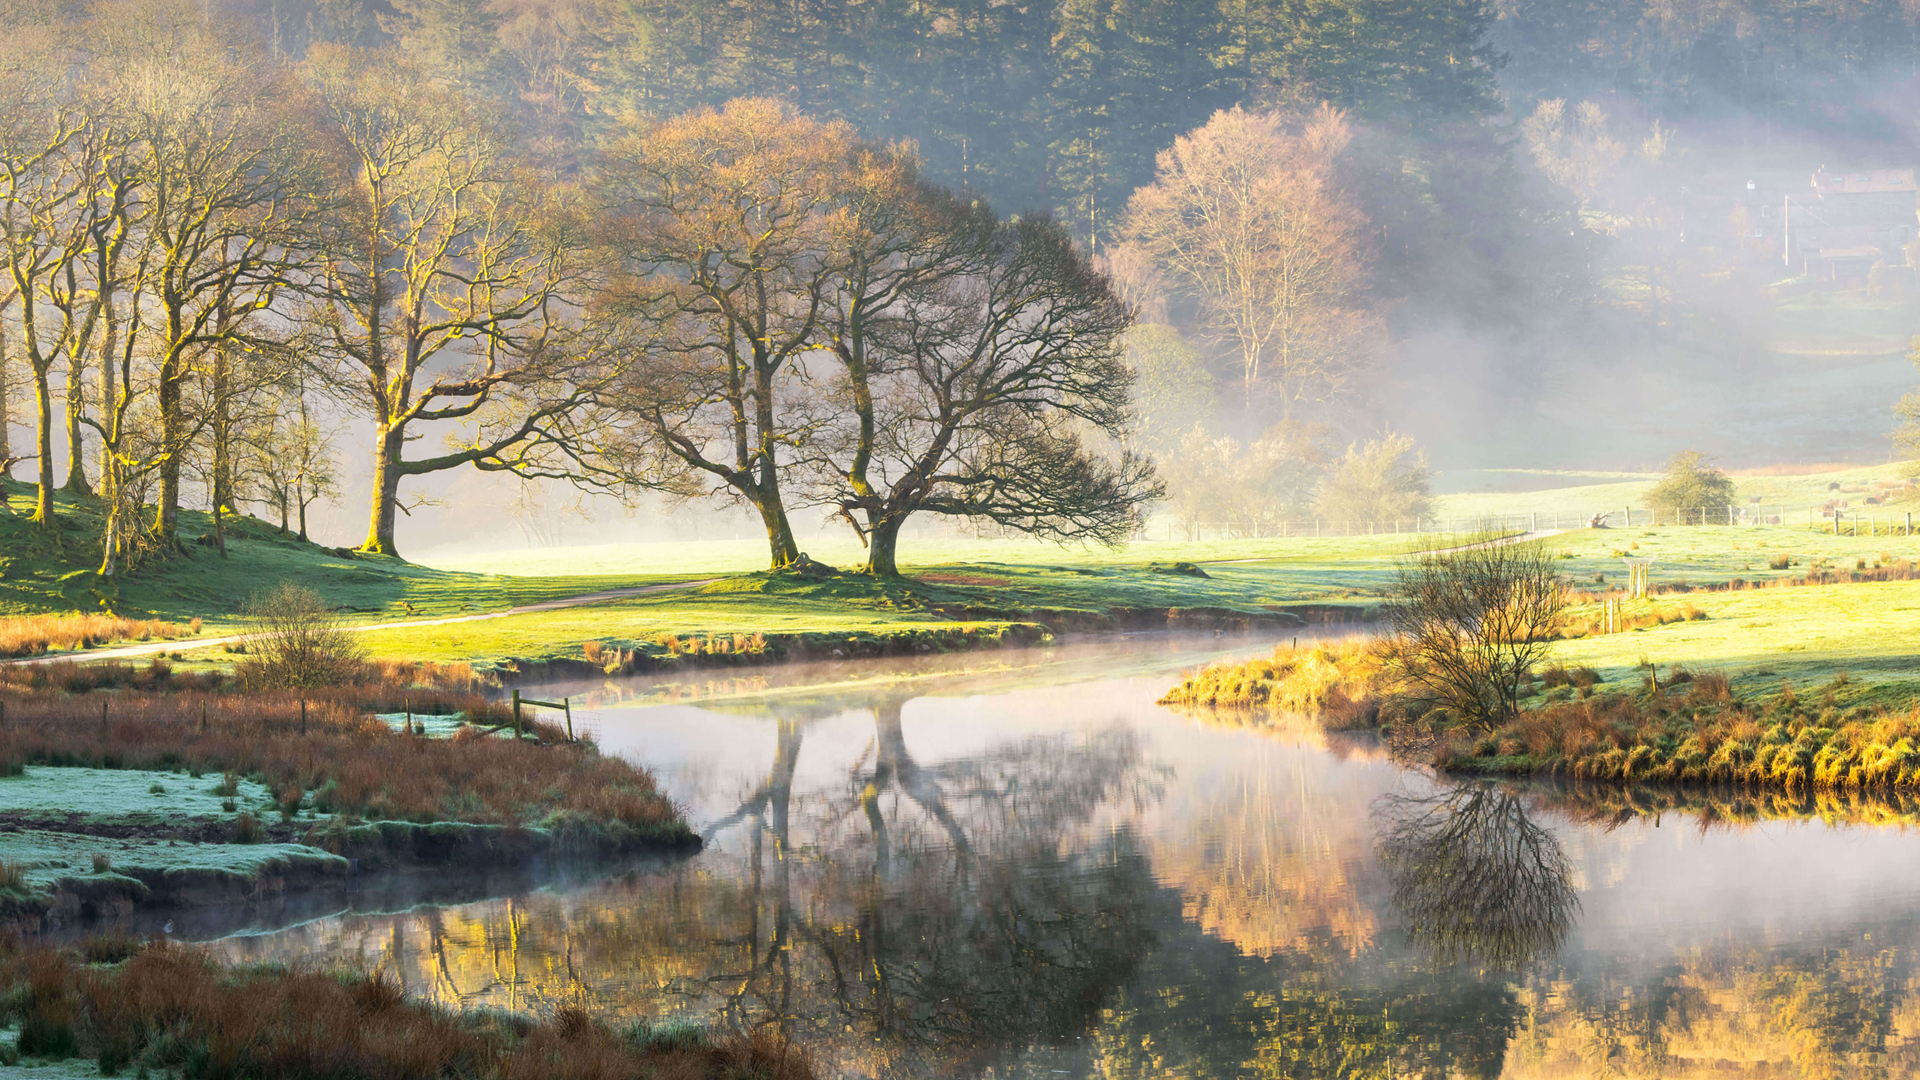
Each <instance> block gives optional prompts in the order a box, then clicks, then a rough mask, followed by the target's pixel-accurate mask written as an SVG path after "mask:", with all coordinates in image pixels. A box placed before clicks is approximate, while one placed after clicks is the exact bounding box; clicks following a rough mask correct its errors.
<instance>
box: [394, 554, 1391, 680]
mask: <svg viewBox="0 0 1920 1080" xmlns="http://www.w3.org/2000/svg"><path fill="white" fill-rule="evenodd" d="M1392 559H1393V556H1391V555H1387V554H1380V555H1370V556H1365V557H1360V558H1355V559H1352V560H1346V561H1342V560H1334V559H1326V558H1322V559H1313V560H1303V561H1302V563H1301V565H1298V566H1294V567H1290V568H1288V569H1284V570H1276V569H1267V568H1256V569H1248V568H1242V567H1239V566H1235V565H1218V564H1216V565H1211V566H1209V567H1208V568H1207V569H1206V573H1207V574H1208V575H1209V576H1207V577H1204V578H1202V577H1196V576H1189V575H1186V574H1172V573H1157V572H1155V571H1153V570H1151V569H1147V568H1144V567H1141V566H1137V565H1136V566H1090V565H1080V566H1071V565H1051V566H1036V565H1010V564H1005V563H984V562H975V563H954V564H948V565H945V566H941V567H938V568H912V569H909V570H908V571H907V573H908V575H909V578H908V580H905V581H902V582H899V583H882V582H876V581H873V580H872V579H869V578H866V577H863V576H858V575H847V576H842V577H839V578H829V579H824V580H812V579H803V578H795V577H792V576H789V575H783V574H760V573H755V574H736V575H732V576H728V577H723V578H721V579H720V580H718V581H714V582H712V583H710V584H706V585H701V586H699V587H696V588H692V589H687V590H676V591H673V592H667V593H659V594H655V595H651V596H642V597H634V598H631V599H627V600H619V601H614V602H609V603H604V604H595V605H593V606H592V607H581V608H566V609H562V610H557V611H546V612H537V613H530V614H524V615H515V616H511V617H508V618H503V619H491V620H488V621H486V622H480V623H462V624H455V625H450V626H436V627H420V628H413V629H398V628H396V629H393V630H375V631H371V632H369V633H367V634H364V635H361V637H362V640H363V641H364V643H365V644H366V646H367V648H368V650H369V652H370V653H371V654H372V655H374V656H376V657H388V656H392V657H402V656H404V657H410V658H416V659H432V660H471V661H474V662H477V663H480V664H483V665H485V664H489V663H499V662H502V661H505V660H508V659H517V660H532V661H541V660H550V659H557V658H569V659H580V658H582V657H583V655H584V651H585V650H584V646H585V644H586V643H587V642H596V643H598V644H600V645H603V646H607V647H611V648H625V649H631V648H633V647H635V646H636V645H641V644H653V643H657V641H658V640H659V639H661V638H662V637H666V636H674V637H681V638H689V637H691V638H708V637H719V636H727V635H763V636H768V637H771V636H775V635H780V636H794V635H836V634H838V635H848V636H866V637H878V636H884V635H891V634H902V633H907V634H936V633H942V632H952V631H978V630H980V629H991V628H994V627H1004V626H1008V625H1011V624H1016V623H1018V624H1026V623H1045V624H1047V625H1050V626H1056V627H1057V626H1062V625H1073V626H1082V625H1090V624H1094V623H1098V622H1100V621H1101V620H1105V619H1109V618H1117V619H1118V620H1119V621H1120V622H1121V623H1122V624H1126V623H1127V622H1128V619H1129V617H1130V613H1139V617H1140V618H1142V619H1144V620H1146V624H1147V625H1154V623H1153V621H1152V619H1153V616H1152V615H1150V614H1149V613H1159V612H1165V611H1167V610H1169V609H1180V610H1185V611H1194V610H1199V611H1207V612H1220V613H1223V614H1225V613H1236V612H1237V613H1244V614H1254V615H1258V614H1267V613H1271V612H1273V611H1275V610H1276V609H1284V608H1286V607H1287V606H1288V605H1291V604H1299V603H1317V602H1334V603H1340V604H1353V605H1358V606H1361V607H1367V606H1370V604H1371V603H1372V602H1376V601H1377V598H1375V600H1369V597H1370V596H1371V593H1370V592H1369V591H1368V590H1365V589H1356V588H1354V587H1353V586H1352V584H1351V583H1350V582H1349V579H1350V578H1354V577H1355V575H1360V576H1365V577H1368V579H1369V580H1371V579H1372V578H1374V577H1378V576H1379V575H1380V574H1382V573H1384V572H1386V569H1387V568H1390V567H1391V565H1392ZM1357 566H1364V567H1366V568H1365V569H1356V567H1357Z"/></svg>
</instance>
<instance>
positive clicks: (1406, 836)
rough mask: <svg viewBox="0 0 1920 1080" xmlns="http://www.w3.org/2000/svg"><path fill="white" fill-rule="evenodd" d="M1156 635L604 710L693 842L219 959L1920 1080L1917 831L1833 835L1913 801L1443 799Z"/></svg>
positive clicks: (1256, 1065) (754, 1017)
mask: <svg viewBox="0 0 1920 1080" xmlns="http://www.w3.org/2000/svg"><path fill="white" fill-rule="evenodd" d="M1203 647H1208V648H1210V647H1211V646H1210V645H1205V644H1203ZM1150 648H1151V647H1150V646H1142V647H1141V650H1140V651H1139V652H1138V653H1136V654H1133V655H1131V656H1126V657H1121V658H1119V659H1117V660H1111V661H1109V660H1102V661H1101V664H1103V665H1105V666H1100V667H1097V668H1095V669H1093V670H1088V669H1086V668H1079V669H1074V670H1063V669H1055V674H1054V675H1051V676H1048V677H1043V678H1034V677H1031V673H1020V672H1004V673H1001V674H997V675H994V676H992V677H982V676H981V675H980V673H979V672H977V671H972V670H968V671H956V672H954V673H953V674H952V676H951V677H950V678H948V679H946V680H945V681H942V680H936V679H918V680H910V681H908V682H905V683H901V682H898V681H895V680H892V679H891V677H889V679H887V680H865V681H864V682H863V681H862V680H860V679H858V678H854V679H840V680H838V681H837V682H836V684H835V686H834V687H833V688H831V689H830V690H829V691H821V692H811V691H806V690H805V688H802V687H789V688H783V689H782V692H780V693H775V694H770V695H768V696H766V697H763V698H754V697H752V696H751V695H746V696H736V697H731V698H727V699H726V700H724V701H715V700H712V699H702V701H701V702H700V704H698V705H697V706H696V705H690V704H686V703H681V704H677V705H671V706H663V705H649V706H644V707H641V706H633V707H625V706H623V707H618V708H616V707H612V706H609V707H608V708H607V710H606V711H605V712H604V713H603V714H602V715H601V718H600V733H601V740H602V744H603V746H606V747H608V748H609V750H611V751H622V750H629V751H632V752H635V753H638V754H640V755H641V756H642V757H644V758H645V759H646V760H648V761H649V762H651V763H654V764H656V765H658V766H659V768H660V771H661V774H662V777H663V780H664V781H665V782H666V784H667V785H668V786H669V788H670V790H671V791H672V792H673V794H674V796H675V797H676V798H677V799H679V800H681V801H682V802H683V803H684V804H685V805H686V806H687V807H688V808H689V811H690V813H691V814H692V816H693V817H694V819H695V822H696V825H697V826H698V827H699V828H700V829H701V830H702V831H703V833H704V834H705V835H706V836H707V837H708V838H709V847H708V849H707V851H706V852H705V853H703V854H702V855H701V856H699V858H697V859H695V860H692V861H690V862H688V863H686V864H683V865H680V866H677V867H672V868H669V869H665V870H660V871H652V872H644V873H637V874H633V875H630V876H628V877H625V878H622V879H619V880H615V881H610V882H601V883H595V884H588V885H581V886H569V887H565V888H557V889H553V890H550V891H545V892H533V893H528V894H525V895H520V896H516V897H515V898H513V899H511V900H500V901H493V902H488V903H477V904H467V905H460V906H451V907H444V908H423V909H420V910H416V911H411V912H407V913H403V914H399V915H391V916H378V917H375V916H346V917H340V918H332V919H322V920H318V921H316V922H313V923H311V924H308V925H305V926H302V927H298V928H295V929H292V930H288V931H284V932H281V933H277V934H270V935H262V936H257V937H251V938H245V939H237V940H230V941H228V942H226V943H224V944H223V946H222V947H223V948H225V949H227V950H228V951H229V952H230V953H232V954H233V955H236V956H247V957H255V958H276V959H295V958H300V957H320V958H325V959H328V960H339V959H343V958H344V959H357V960H358V961H359V962H361V963H364V964H366V965H368V966H379V967H383V968H385V969H387V970H389V971H391V972H394V973H395V974H396V975H398V976H399V977H400V978H402V979H403V981H404V982H405V984H406V986H407V988H408V989H409V990H410V991H411V992H413V993H415V994H419V995H421V996H426V997H431V998H434V999H436V1000H440V1001H444V1002H448V1003H460V1004H465V1005H477V1004H490V1005H498V1006H502V1007H509V1008H517V1009H526V1010H534V1011H539V1010H545V1009H551V1008H554V1007H556V1006H558V1005H560V1004H566V1003H577V1004H581V1005H583V1006H585V1007H587V1008H589V1009H591V1010H594V1011H596V1012H600V1013H604V1014H608V1015H614V1016H655V1015H663V1014H675V1015H688V1016H694V1017H701V1018H707V1019H714V1020H719V1021H722V1022H726V1023H733V1024H738V1025H741V1026H749V1027H752V1026H760V1027H769V1028H778V1029H780V1030H783V1031H785V1032H787V1033H788V1034H790V1035H791V1036H792V1037H793V1038H795V1039H796V1040H798V1041H800V1042H803V1043H805V1044H807V1045H809V1046H810V1047H812V1048H813V1050H814V1052H815V1053H816V1055H817V1056H818V1057H819V1058H820V1059H821V1060H822V1062H823V1063H824V1064H825V1065H826V1066H827V1072H828V1073H829V1074H831V1075H845V1076H859V1077H989V1076H991V1077H996V1078H999V1077H1008V1076H1021V1077H1035V1078H1049V1080H1051V1078H1053V1077H1057V1076H1065V1077H1101V1078H1141V1080H1144V1078H1147V1077H1165V1076H1179V1077H1194V1078H1199V1077H1242V1076H1252V1077H1303V1078H1304V1077H1316V1078H1317V1077H1383V1078H1384V1077H1514V1078H1528V1080H1550V1078H1561V1077H1567V1078H1571V1077H1592V1076H1638V1077H1692V1076H1699V1077H1706V1076H1709V1075H1711V1076H1714V1077H1740V1078H1752V1080H1759V1078H1767V1080H1772V1078H1776V1077H1778V1078H1785V1077H1799V1076H1831V1077H1850V1076H1889V1077H1890V1076H1902V1075H1916V1074H1920V1049H1916V1048H1920V858H1916V856H1920V834H1915V833H1912V832H1910V831H1908V830H1906V829H1904V828H1900V827H1897V826H1896V827H1861V826H1858V825H1853V824H1847V823H1846V822H1848V821H1852V820H1860V819H1862V818H1863V817H1864V819H1865V820H1869V821H1872V820H1883V821H1902V820H1906V819H1905V818H1904V817H1902V816H1901V815H1903V814H1905V813H1906V811H1905V810H1901V809H1898V808H1893V809H1888V808H1880V809H1875V808H1873V807H1869V806H1866V805H1864V804H1862V805H1851V806H1849V805H1842V804H1841V803H1837V802H1834V801H1826V802H1820V801H1818V800H1813V801H1808V802H1805V803H1803V804H1802V805H1800V806H1799V807H1797V808H1795V807H1793V806H1789V805H1787V804H1786V803H1784V802H1780V801H1778V800H1771V801H1770V800H1755V799H1752V798H1751V797H1747V796H1739V795H1737V794H1729V793H1720V794H1714V793H1709V792H1693V793H1681V794H1675V793H1667V794H1665V795H1656V794H1655V793H1651V792H1649V791H1646V790H1626V791H1622V790H1619V789H1609V790H1608V791H1606V792H1598V791H1584V790H1579V789H1571V788H1569V789H1562V788H1555V787H1551V786H1542V785H1470V786H1466V787H1458V788H1454V787H1448V786H1444V785H1439V784H1436V783H1434V782H1432V781H1431V780H1430V779H1429V778H1426V777H1423V776H1419V775H1416V774H1410V773H1406V772H1404V771H1402V770H1400V769H1399V768H1397V767H1396V766H1394V765H1393V764H1392V763H1391V762H1390V761H1388V760H1386V759H1385V758H1384V756H1383V755H1381V754H1380V753H1378V751H1377V748H1372V747H1369V746H1367V745H1365V744H1364V743H1351V742H1347V741H1343V740H1341V739H1337V738H1336V739H1331V740H1330V739H1328V738H1327V737H1326V735H1325V734H1324V733H1322V732H1319V731H1318V730H1317V729H1314V728H1312V727H1311V726H1310V725H1294V726H1290V727H1281V728H1278V729H1274V728H1259V729H1253V728H1246V727H1240V728H1233V727H1226V726H1210V725H1207V724H1203V723H1199V722H1195V721H1194V720H1193V719H1191V718H1186V717H1180V716H1175V715H1173V714H1171V713H1169V712H1167V711H1166V710H1164V709H1160V708H1159V707H1157V706H1155V705H1154V704H1153V701H1154V699H1155V698H1156V697H1157V696H1158V695H1159V693H1160V692H1161V691H1163V690H1164V688H1165V686H1166V685H1167V684H1168V682H1169V681H1170V679H1171V678H1172V677H1173V675H1174V674H1176V673H1177V671H1178V669H1179V668H1180V667H1183V666H1190V665H1191V664H1193V663H1195V662H1197V661H1198V660H1199V659H1202V658H1203V654H1201V653H1199V652H1198V651H1197V650H1196V651H1189V652H1179V651H1172V652H1169V651H1167V650H1165V649H1164V647H1162V650H1161V652H1160V653H1152V652H1150V651H1149V650H1150ZM1070 666H1071V665H1069V667H1070ZM849 670H850V671H851V673H852V674H854V675H858V674H859V673H858V672H857V671H852V669H849ZM849 683H859V684H860V686H859V687H858V688H855V687H852V686H849V685H848V684H849ZM1706 814H1711V815H1714V816H1713V817H1712V821H1713V822H1714V823H1715V827H1711V828H1707V829H1702V828H1699V827H1697V826H1698V823H1699V822H1701V821H1703V820H1706V819H1705V818H1704V817H1703V816H1702V815H1706ZM1809 814H1813V815H1816V816H1813V817H1808V816H1807V815H1809ZM1820 814H1826V815H1828V817H1829V818H1830V820H1821V819H1820V818H1819V817H1818V816H1817V815H1820ZM1848 815H1852V816H1851V817H1849V816H1848ZM1876 815H1877V816H1876ZM1676 826H1679V827H1676ZM1462 961H1465V962H1462Z"/></svg>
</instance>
